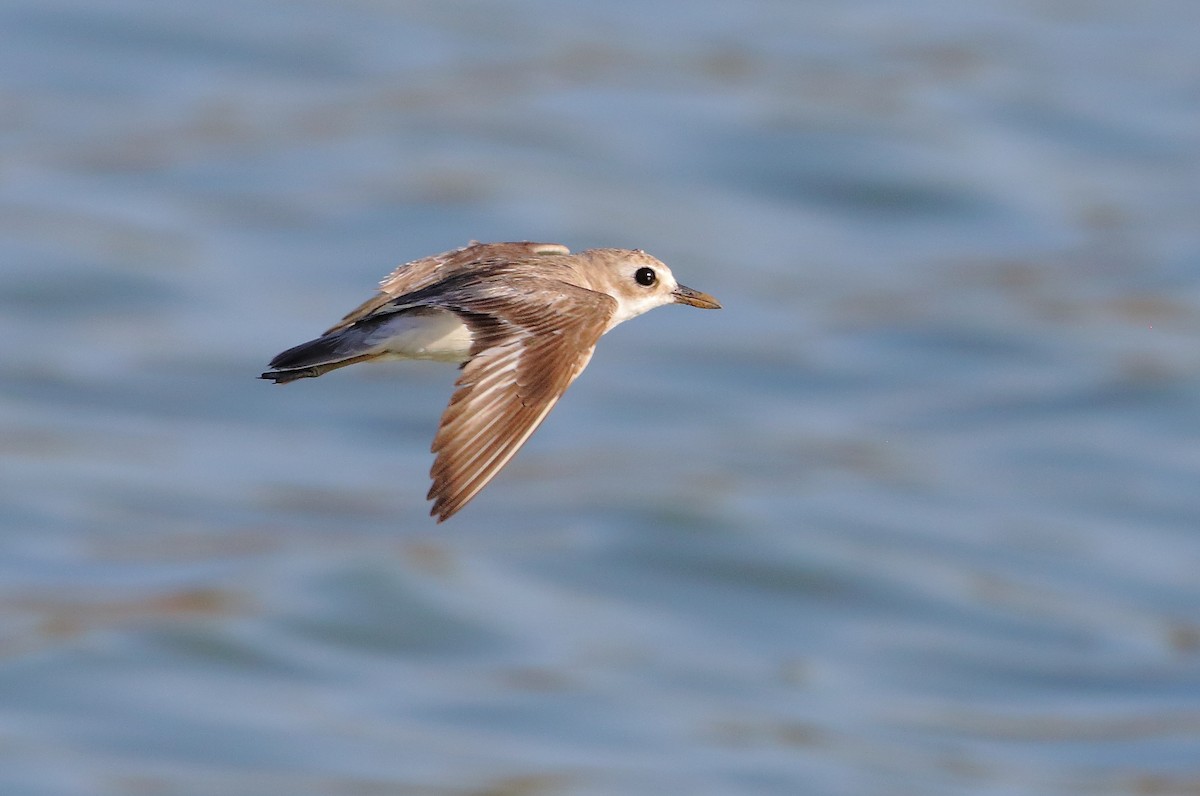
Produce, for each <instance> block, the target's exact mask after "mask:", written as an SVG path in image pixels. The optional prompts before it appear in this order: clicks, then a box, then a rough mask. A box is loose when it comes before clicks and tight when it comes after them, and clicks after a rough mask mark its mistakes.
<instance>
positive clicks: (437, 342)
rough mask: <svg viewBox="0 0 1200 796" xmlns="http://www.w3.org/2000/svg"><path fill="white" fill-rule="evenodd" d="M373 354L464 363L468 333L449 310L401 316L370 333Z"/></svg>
mask: <svg viewBox="0 0 1200 796" xmlns="http://www.w3.org/2000/svg"><path fill="white" fill-rule="evenodd" d="M367 344H368V345H369V346H370V348H371V349H372V350H375V351H379V352H380V353H382V354H383V356H385V357H391V358H396V359H432V360H436V361H438V362H465V361H466V360H467V357H468V356H469V355H470V353H471V332H470V330H469V329H468V328H467V326H466V324H464V323H463V322H462V321H461V320H459V317H458V316H457V315H455V314H454V313H453V312H450V311H449V310H436V309H431V310H428V311H422V312H417V313H400V314H397V315H396V316H395V317H394V318H393V319H391V320H389V321H387V322H386V323H383V324H381V325H380V326H379V327H378V328H376V329H374V330H372V332H371V334H370V336H369V337H368V338H367Z"/></svg>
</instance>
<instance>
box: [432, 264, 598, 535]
mask: <svg viewBox="0 0 1200 796" xmlns="http://www.w3.org/2000/svg"><path fill="white" fill-rule="evenodd" d="M437 303H438V304H439V305H441V306H443V307H445V308H447V309H451V310H453V311H455V312H457V313H458V315H459V316H460V317H461V318H462V319H463V321H464V322H465V323H466V324H467V326H468V327H469V328H470V330H471V334H472V340H473V344H472V348H471V358H470V359H469V360H468V361H467V362H466V363H465V364H464V365H463V368H462V374H461V375H460V376H459V378H458V381H457V382H456V385H455V391H454V395H453V396H452V397H451V398H450V404H449V405H448V406H447V407H446V411H445V413H443V415H442V421H441V425H440V426H439V427H438V432H437V435H436V436H435V437H434V440H433V446H432V450H433V452H434V453H435V454H437V458H436V459H435V460H434V463H433V468H432V469H431V470H430V476H431V477H432V478H433V486H432V487H430V489H429V495H428V496H427V497H428V499H429V500H432V501H433V508H432V510H431V512H430V513H431V514H433V515H434V516H436V517H437V518H438V522H441V521H442V520H445V519H446V518H447V517H449V516H450V515H452V514H454V513H455V512H456V511H458V510H459V509H461V508H462V507H463V506H465V505H466V504H467V502H468V501H470V500H471V498H473V497H475V495H477V494H478V493H479V490H481V489H483V487H484V486H485V485H487V483H488V482H489V481H491V480H492V478H493V477H494V476H495V475H496V473H498V472H499V471H500V469H501V468H502V467H504V465H505V464H507V463H508V461H509V459H511V458H512V457H513V454H515V453H516V452H517V450H518V449H520V447H521V446H522V445H523V444H525V440H527V439H529V435H530V434H532V433H533V432H534V430H536V429H537V427H538V426H539V425H540V424H541V422H542V420H544V419H545V418H546V415H547V414H549V413H550V410H551V409H552V408H553V407H554V404H555V403H557V402H558V399H559V397H560V396H561V395H562V394H563V392H564V391H565V390H566V389H567V387H568V386H570V384H571V382H573V381H574V380H575V377H576V376H578V375H579V374H580V373H581V372H582V371H583V369H584V367H585V366H586V365H587V363H588V360H590V359H591V358H592V350H593V349H594V348H595V346H596V342H597V341H598V340H599V339H600V335H602V334H603V333H604V330H605V328H606V327H607V325H608V321H609V319H610V318H611V317H612V314H613V313H614V312H615V311H616V307H617V303H616V301H615V300H614V299H613V298H612V297H611V296H608V295H606V294H603V293H597V292H595V291H591V290H587V289H586V288H581V287H576V286H575V285H570V284H567V283H565V282H559V281H557V280H554V279H528V278H516V279H514V278H509V279H506V280H498V281H496V282H492V283H491V284H489V285H488V286H487V288H486V289H481V288H480V287H479V286H478V285H476V287H475V288H474V289H473V290H470V291H462V292H460V291H449V292H447V293H445V294H443V296H441V297H439V300H438V301H437Z"/></svg>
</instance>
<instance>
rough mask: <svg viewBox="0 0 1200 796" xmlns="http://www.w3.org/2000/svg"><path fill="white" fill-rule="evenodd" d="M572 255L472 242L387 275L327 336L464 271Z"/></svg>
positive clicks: (562, 249) (549, 247)
mask: <svg viewBox="0 0 1200 796" xmlns="http://www.w3.org/2000/svg"><path fill="white" fill-rule="evenodd" d="M570 253H571V250H570V249H568V248H567V247H566V246H563V245H562V244H559V243H530V242H520V243H479V242H478V241H471V242H470V243H469V244H467V245H466V246H463V247H462V248H461V249H454V250H452V251H448V252H442V253H441V254H434V255H431V256H429V257H422V258H421V259H420V260H413V261H412V262H408V263H405V264H404V265H402V266H400V267H399V268H397V269H396V270H395V271H392V272H391V273H390V274H388V275H387V276H386V277H385V278H384V279H383V281H382V282H380V283H379V292H378V293H376V294H375V295H374V296H372V297H371V298H369V299H367V300H366V301H364V302H363V303H362V304H360V305H358V306H357V307H355V308H354V309H353V310H351V311H350V312H349V313H347V314H346V316H345V317H344V318H342V319H341V320H340V321H338V322H337V323H336V324H334V325H333V326H331V327H330V328H329V329H327V330H326V331H325V334H332V333H333V332H340V331H341V330H342V329H347V328H349V327H351V326H353V325H354V324H355V323H357V322H358V321H360V320H362V319H363V318H365V317H367V316H368V315H371V314H373V313H376V312H378V311H379V310H380V309H382V308H383V307H385V306H386V305H387V304H388V303H389V302H391V301H393V300H394V299H396V298H399V297H400V296H403V295H405V294H407V293H412V292H414V291H417V290H421V289H422V288H426V287H429V286H430V285H433V284H436V283H437V282H440V281H442V280H443V279H446V278H448V277H451V276H454V275H455V274H458V273H460V272H462V271H465V270H469V269H472V268H477V267H480V266H487V265H498V264H500V263H505V262H508V261H511V260H519V259H523V258H528V257H530V256H532V255H538V254H570Z"/></svg>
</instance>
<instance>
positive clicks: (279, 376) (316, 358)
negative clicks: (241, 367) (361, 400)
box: [259, 327, 381, 384]
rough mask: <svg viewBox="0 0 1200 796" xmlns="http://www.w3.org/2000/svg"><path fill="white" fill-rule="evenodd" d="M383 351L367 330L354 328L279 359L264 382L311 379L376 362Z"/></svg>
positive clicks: (280, 355)
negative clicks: (357, 364) (359, 363)
mask: <svg viewBox="0 0 1200 796" xmlns="http://www.w3.org/2000/svg"><path fill="white" fill-rule="evenodd" d="M380 353H381V352H380V351H378V350H377V347H376V346H375V345H373V344H372V341H371V340H370V339H369V335H368V334H367V333H366V330H364V329H360V328H356V327H351V328H349V329H344V330H342V331H340V332H334V333H333V334H326V335H322V336H321V337H318V338H317V339H316V340H309V341H308V342H307V343H301V344H300V345H298V346H293V347H292V348H289V349H288V350H287V351H284V352H283V353H281V354H279V355H277V356H276V357H275V358H274V359H272V360H271V364H270V365H268V366H267V367H269V368H270V370H268V371H266V372H264V373H263V374H262V375H261V376H259V378H260V379H269V380H271V381H273V382H275V383H276V384H287V383H288V382H289V381H295V380H297V379H311V378H316V377H317V376H320V375H321V374H322V373H328V372H329V371H331V370H337V369H338V368H344V367H346V366H347V365H353V364H354V363H356V362H365V361H367V360H369V359H375V358H376V357H378V356H379V355H380Z"/></svg>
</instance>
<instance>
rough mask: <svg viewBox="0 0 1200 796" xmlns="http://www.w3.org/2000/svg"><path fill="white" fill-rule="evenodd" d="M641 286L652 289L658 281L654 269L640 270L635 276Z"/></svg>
mask: <svg viewBox="0 0 1200 796" xmlns="http://www.w3.org/2000/svg"><path fill="white" fill-rule="evenodd" d="M633 278H634V279H636V280H637V283H638V284H639V285H645V286H646V287H650V286H651V285H653V284H654V283H655V282H657V281H658V274H656V273H654V269H653V268H639V269H637V273H636V274H634V275H633Z"/></svg>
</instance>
